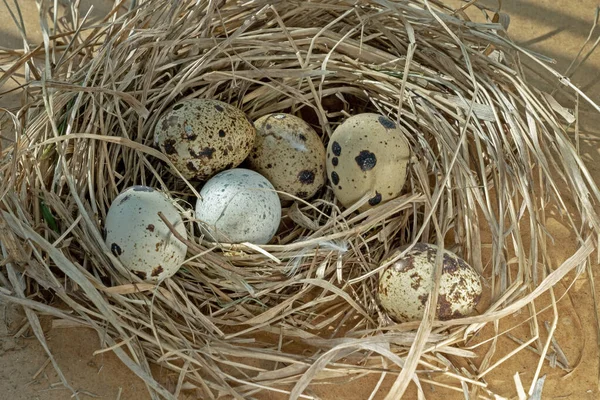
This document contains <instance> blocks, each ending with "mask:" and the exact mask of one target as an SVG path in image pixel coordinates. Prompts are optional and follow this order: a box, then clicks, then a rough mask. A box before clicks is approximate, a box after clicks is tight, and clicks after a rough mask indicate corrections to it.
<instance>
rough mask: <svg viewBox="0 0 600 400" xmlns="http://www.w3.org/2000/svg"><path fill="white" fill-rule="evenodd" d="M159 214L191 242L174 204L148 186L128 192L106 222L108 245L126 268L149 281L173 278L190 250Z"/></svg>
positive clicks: (114, 202)
mask: <svg viewBox="0 0 600 400" xmlns="http://www.w3.org/2000/svg"><path fill="white" fill-rule="evenodd" d="M159 212H162V213H163V215H164V216H165V217H166V218H167V220H168V221H169V222H170V223H171V224H172V225H173V227H174V228H175V230H176V231H177V232H178V233H179V234H180V235H181V236H182V237H183V238H186V239H187V232H186V230H185V226H184V225H183V221H182V219H181V215H180V214H179V212H178V211H177V209H176V208H175V206H174V205H173V202H172V201H171V200H170V199H169V198H168V197H167V196H166V195H165V194H164V193H162V192H159V191H157V190H155V189H153V188H151V187H148V186H132V187H130V188H127V189H125V190H124V191H123V192H122V193H121V194H119V195H118V196H117V198H115V200H114V201H113V202H112V204H111V206H110V208H109V210H108V214H107V215H106V221H105V229H106V239H105V242H106V245H107V246H108V247H109V248H110V250H111V251H112V253H113V254H114V256H115V257H117V258H118V259H119V260H120V261H121V263H122V264H123V266H124V267H125V268H127V269H129V270H130V271H131V272H132V273H134V274H136V275H137V276H138V277H140V278H141V279H144V280H148V281H159V280H162V279H164V278H168V277H170V276H173V275H174V274H175V273H176V272H177V270H178V269H179V267H180V266H181V264H182V263H183V261H184V260H185V254H186V252H187V246H186V245H185V244H183V243H181V241H180V240H179V239H177V238H176V237H175V236H174V235H173V233H172V232H171V231H170V230H169V228H168V227H167V225H166V224H165V223H164V222H163V220H162V219H161V218H160V216H159V215H158V213H159Z"/></svg>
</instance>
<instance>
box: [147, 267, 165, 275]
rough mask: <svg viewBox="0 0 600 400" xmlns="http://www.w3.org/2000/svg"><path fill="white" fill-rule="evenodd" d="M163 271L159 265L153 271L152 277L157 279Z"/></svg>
mask: <svg viewBox="0 0 600 400" xmlns="http://www.w3.org/2000/svg"><path fill="white" fill-rule="evenodd" d="M163 271H164V269H163V267H162V266H161V265H159V266H157V267H155V268H153V269H152V273H151V274H150V275H151V276H153V277H156V276H158V275H160V274H161V273H162V272H163Z"/></svg>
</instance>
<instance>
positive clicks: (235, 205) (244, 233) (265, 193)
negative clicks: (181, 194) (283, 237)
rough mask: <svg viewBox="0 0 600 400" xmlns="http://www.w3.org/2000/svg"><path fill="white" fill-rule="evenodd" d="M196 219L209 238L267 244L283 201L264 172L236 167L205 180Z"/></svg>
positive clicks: (220, 240)
mask: <svg viewBox="0 0 600 400" xmlns="http://www.w3.org/2000/svg"><path fill="white" fill-rule="evenodd" d="M196 219H197V220H198V225H199V226H200V230H201V231H202V233H203V234H204V235H205V236H206V237H207V239H208V240H211V241H215V242H224V243H242V242H250V243H254V244H265V243H268V242H269V241H270V240H271V238H273V236H274V235H275V233H277V229H278V228H279V223H280V221H281V203H280V201H279V196H278V195H277V192H275V188H274V187H273V185H271V183H270V182H269V181H268V180H267V179H266V178H265V177H264V176H262V175H261V174H259V173H258V172H255V171H252V170H249V169H245V168H236V169H231V170H228V171H223V172H220V173H218V174H217V175H215V176H213V177H212V178H211V179H210V180H209V181H208V182H206V184H205V185H204V187H203V188H202V190H200V198H199V199H198V201H197V202H196Z"/></svg>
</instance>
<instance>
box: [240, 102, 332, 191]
mask: <svg viewBox="0 0 600 400" xmlns="http://www.w3.org/2000/svg"><path fill="white" fill-rule="evenodd" d="M254 126H255V127H256V141H255V142H254V148H253V149H252V152H251V153H250V156H249V157H248V165H249V167H250V168H252V169H253V170H255V171H257V172H258V173H260V174H261V175H263V176H264V177H265V178H267V179H268V180H269V181H270V182H271V183H272V184H273V186H274V187H275V189H277V190H279V191H282V192H285V193H289V194H292V195H294V196H296V197H299V198H301V199H308V198H311V197H312V196H314V195H315V194H316V193H317V191H318V190H319V189H321V188H322V187H323V185H324V184H325V146H323V142H322V141H321V139H320V138H319V136H318V135H317V133H316V132H315V130H314V129H313V128H311V126H310V125H308V124H307V123H306V122H304V121H303V120H302V119H300V118H298V117H296V116H294V115H290V114H269V115H265V116H263V117H261V118H259V119H258V120H256V121H255V122H254ZM281 197H282V199H285V198H286V197H288V196H281Z"/></svg>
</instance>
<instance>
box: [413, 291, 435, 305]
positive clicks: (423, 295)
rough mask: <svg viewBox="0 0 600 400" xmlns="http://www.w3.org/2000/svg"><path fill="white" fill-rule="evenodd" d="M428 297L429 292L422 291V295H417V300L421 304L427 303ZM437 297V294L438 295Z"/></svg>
mask: <svg viewBox="0 0 600 400" xmlns="http://www.w3.org/2000/svg"><path fill="white" fill-rule="evenodd" d="M428 298H429V293H423V294H422V295H420V296H418V299H419V301H420V302H421V304H422V305H425V304H427V299H428ZM438 299H439V296H438Z"/></svg>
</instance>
